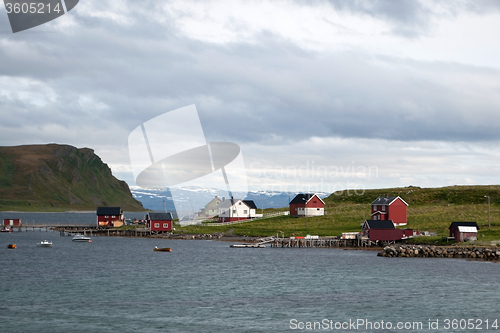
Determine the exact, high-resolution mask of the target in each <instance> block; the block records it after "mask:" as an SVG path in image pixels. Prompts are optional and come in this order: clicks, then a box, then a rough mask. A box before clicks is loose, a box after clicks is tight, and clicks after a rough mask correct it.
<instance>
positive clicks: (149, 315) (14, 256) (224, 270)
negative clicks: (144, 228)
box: [0, 231, 500, 332]
mask: <svg viewBox="0 0 500 333" xmlns="http://www.w3.org/2000/svg"><path fill="white" fill-rule="evenodd" d="M44 239H47V240H50V241H52V242H53V246H52V247H50V248H40V247H37V246H36V243H37V242H40V241H42V240H44ZM9 243H15V244H16V245H17V247H18V248H17V249H14V250H13V249H7V244H9ZM229 245H230V244H228V243H226V242H220V241H194V240H193V241H187V240H158V239H147V238H121V237H92V243H76V242H72V241H71V237H67V236H66V237H64V236H60V235H59V233H58V232H51V231H49V232H45V231H34V232H33V231H28V232H26V231H23V232H13V233H10V234H8V233H0V256H1V259H2V263H1V265H0V276H1V277H2V283H1V284H0V296H1V297H0V299H1V302H0V328H1V329H0V330H1V331H2V332H287V331H301V330H299V329H296V330H292V329H291V324H290V321H291V320H292V319H296V323H299V322H303V323H305V324H306V323H307V322H315V321H316V322H320V321H322V320H323V319H327V320H332V321H333V322H346V321H349V320H353V321H355V320H357V319H364V320H368V321H371V322H381V321H382V320H383V321H384V322H392V323H397V322H417V321H418V322H422V323H423V328H424V329H423V331H426V332H433V331H435V332H438V331H443V332H444V331H446V332H458V331H472V330H467V329H464V330H461V329H460V328H458V329H455V330H453V329H448V330H445V329H444V326H443V325H444V323H443V320H445V319H447V318H448V319H469V318H471V319H482V320H486V319H488V320H489V322H490V323H491V322H492V321H493V320H494V319H499V320H500V311H499V309H500V308H499V306H498V297H499V296H500V281H499V279H498V276H499V273H500V265H499V264H495V263H491V262H480V261H467V260H462V259H427V258H382V257H377V256H376V252H374V251H345V250H341V249H275V248H269V247H268V248H265V249H237V248H230V247H229ZM154 246H158V247H167V246H168V247H171V248H172V250H173V251H172V252H154V251H153V248H154ZM429 319H430V320H432V321H435V320H439V329H437V330H435V329H434V330H433V329H428V321H429ZM305 324H304V325H305ZM292 326H293V325H292ZM293 327H297V326H293ZM293 327H292V328H293ZM328 330H330V329H328ZM318 331H327V330H325V329H319V330H318ZM332 331H337V332H348V331H353V330H352V329H350V330H349V329H338V330H335V329H334V328H333V329H332ZM357 331H360V332H399V331H402V330H397V329H392V330H388V329H366V328H363V327H361V328H358V329H357ZM406 331H411V332H415V331H417V330H406ZM482 331H484V332H488V331H497V330H494V329H493V330H491V329H490V330H486V329H485V327H484V326H483V330H482Z"/></svg>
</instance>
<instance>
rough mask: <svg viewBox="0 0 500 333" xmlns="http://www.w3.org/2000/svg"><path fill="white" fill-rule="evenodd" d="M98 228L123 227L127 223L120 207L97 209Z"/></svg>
mask: <svg viewBox="0 0 500 333" xmlns="http://www.w3.org/2000/svg"><path fill="white" fill-rule="evenodd" d="M96 214H97V226H98V227H101V228H102V227H111V228H112V227H121V226H122V225H123V224H124V223H125V217H124V216H123V211H122V210H121V209H120V207H97V213H96Z"/></svg>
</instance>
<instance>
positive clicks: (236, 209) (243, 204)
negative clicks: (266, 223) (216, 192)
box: [218, 199, 260, 223]
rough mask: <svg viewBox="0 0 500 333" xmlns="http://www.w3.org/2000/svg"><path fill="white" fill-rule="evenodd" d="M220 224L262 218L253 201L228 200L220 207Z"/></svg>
mask: <svg viewBox="0 0 500 333" xmlns="http://www.w3.org/2000/svg"><path fill="white" fill-rule="evenodd" d="M218 211H219V222H221V223H222V222H234V221H240V220H248V219H253V218H256V217H260V215H258V214H257V206H256V205H255V203H254V202H253V200H241V199H228V200H225V201H223V202H221V203H220V204H219V206H218Z"/></svg>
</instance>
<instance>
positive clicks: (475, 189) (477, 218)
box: [181, 185, 500, 243]
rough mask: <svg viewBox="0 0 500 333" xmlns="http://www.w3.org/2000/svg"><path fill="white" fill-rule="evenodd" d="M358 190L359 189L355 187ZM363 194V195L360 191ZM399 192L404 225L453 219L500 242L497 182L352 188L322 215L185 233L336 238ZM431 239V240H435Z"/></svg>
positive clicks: (443, 231) (445, 223) (444, 229)
mask: <svg viewBox="0 0 500 333" xmlns="http://www.w3.org/2000/svg"><path fill="white" fill-rule="evenodd" d="M358 193H359V191H358ZM359 194H361V193H359ZM386 194H387V195H389V196H400V197H401V198H403V200H405V201H406V202H407V203H408V204H409V206H408V225H407V226H406V227H407V228H412V229H416V230H420V231H431V232H437V233H438V235H439V237H443V236H447V235H448V232H449V231H448V227H449V226H450V224H451V222H454V221H474V222H477V223H478V225H479V227H480V231H479V240H478V241H479V242H481V241H484V242H490V241H493V240H499V243H500V210H499V207H500V186H497V185H494V186H493V185H492V186H451V187H441V188H419V187H414V186H410V187H404V188H392V189H376V190H366V191H365V192H364V193H363V194H362V195H356V194H355V192H354V191H353V190H350V191H344V192H343V193H333V194H331V195H330V196H329V197H327V198H325V199H324V201H325V211H326V215H324V216H320V217H309V218H295V217H290V216H281V217H276V218H269V219H263V220H260V221H259V220H257V221H255V222H248V223H242V224H234V225H231V226H222V227H199V226H196V227H195V226H193V227H184V228H181V229H182V230H183V231H184V232H193V233H209V232H227V231H229V230H231V232H232V233H233V234H237V235H247V236H270V235H276V234H278V233H279V234H280V235H281V232H284V234H285V236H290V235H295V236H305V235H307V234H311V235H320V236H337V235H340V234H341V233H343V232H356V231H361V227H360V224H361V223H362V222H363V221H364V220H365V219H369V218H370V213H371V212H370V207H371V206H370V204H371V202H372V201H373V200H375V199H376V198H377V197H378V196H385V195H386ZM486 195H487V196H490V200H491V208H490V210H491V231H489V230H488V204H487V198H485V196H486ZM483 235H484V237H483ZM434 239H435V238H434Z"/></svg>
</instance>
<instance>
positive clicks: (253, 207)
mask: <svg viewBox="0 0 500 333" xmlns="http://www.w3.org/2000/svg"><path fill="white" fill-rule="evenodd" d="M243 202H244V203H245V204H246V205H247V206H248V207H250V208H251V209H257V206H256V205H255V202H253V200H243Z"/></svg>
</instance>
